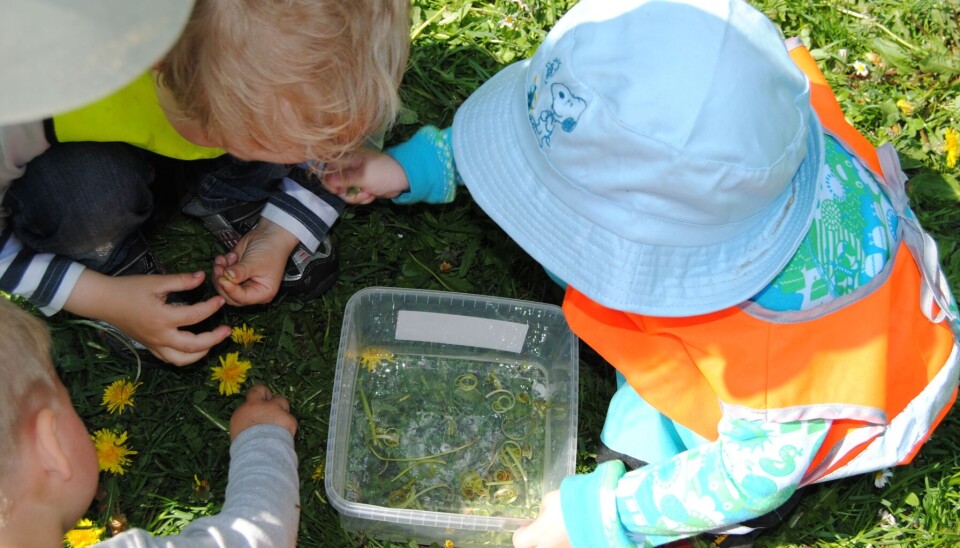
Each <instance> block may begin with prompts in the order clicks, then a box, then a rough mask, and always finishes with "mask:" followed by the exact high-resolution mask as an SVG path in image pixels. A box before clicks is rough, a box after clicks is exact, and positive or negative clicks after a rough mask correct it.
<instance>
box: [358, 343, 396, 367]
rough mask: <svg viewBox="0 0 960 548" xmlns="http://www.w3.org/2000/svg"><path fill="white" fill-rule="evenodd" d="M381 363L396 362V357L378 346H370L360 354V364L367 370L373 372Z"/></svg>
mask: <svg viewBox="0 0 960 548" xmlns="http://www.w3.org/2000/svg"><path fill="white" fill-rule="evenodd" d="M383 363H397V360H396V357H395V356H394V355H393V354H392V353H390V352H387V351H386V350H384V349H383V348H379V347H376V346H374V347H370V348H368V349H367V350H366V351H365V352H364V353H363V354H361V355H360V365H362V366H363V367H366V368H367V371H369V372H371V373H373V372H374V371H376V370H377V368H378V367H380V366H381V365H382V364H383Z"/></svg>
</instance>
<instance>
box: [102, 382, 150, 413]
mask: <svg viewBox="0 0 960 548" xmlns="http://www.w3.org/2000/svg"><path fill="white" fill-rule="evenodd" d="M141 384H143V383H141V382H130V381H129V380H128V379H118V380H115V381H113V382H112V383H110V386H108V387H106V388H105V389H104V390H103V402H102V403H101V405H105V406H107V411H109V412H110V413H113V412H116V413H117V414H118V415H119V414H122V413H123V410H124V409H126V408H127V407H133V394H134V392H136V391H137V387H139V386H140V385H141Z"/></svg>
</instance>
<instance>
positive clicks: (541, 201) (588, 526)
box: [325, 0, 960, 548]
mask: <svg viewBox="0 0 960 548" xmlns="http://www.w3.org/2000/svg"><path fill="white" fill-rule="evenodd" d="M386 152H387V153H386V154H383V155H368V156H363V157H360V158H357V159H355V160H352V161H348V162H344V163H342V164H340V165H339V166H335V167H340V168H342V170H331V171H330V172H329V173H328V174H327V175H326V176H325V183H326V184H327V185H328V186H329V188H330V189H331V190H333V191H336V192H338V193H340V194H341V195H342V196H344V197H345V198H346V199H355V200H356V201H358V202H367V201H370V200H372V199H374V198H376V197H395V201H397V202H399V203H407V202H412V201H430V202H443V201H449V200H450V199H452V198H453V196H454V193H455V190H456V186H457V183H458V181H460V180H461V178H462V182H463V183H465V184H466V186H467V188H468V189H469V191H470V194H471V196H472V197H473V198H474V199H475V200H476V201H477V203H478V204H479V205H480V206H481V207H482V208H483V209H484V211H485V212H486V213H487V214H489V215H490V217H491V218H492V219H493V220H494V221H496V222H497V224H498V225H499V226H500V227H502V228H503V229H504V231H505V232H507V234H509V235H510V236H511V237H512V238H513V239H514V240H516V241H517V243H518V244H519V245H520V246H521V247H522V248H523V249H524V250H526V251H527V252H528V253H530V255H531V256H532V257H533V258H534V259H536V260H537V261H539V262H540V263H541V264H542V265H543V266H544V267H545V268H546V269H547V270H548V272H550V273H551V274H552V275H555V276H556V277H557V278H558V279H559V280H562V281H563V282H565V283H566V293H565V297H564V303H563V309H564V315H565V317H566V319H567V321H568V323H569V324H570V326H571V328H572V329H573V331H574V333H576V334H577V335H578V336H579V337H580V338H581V339H582V340H583V341H584V342H586V343H587V344H589V345H590V346H591V347H593V348H594V349H595V350H597V352H598V353H599V354H600V355H601V356H602V357H603V358H605V359H606V360H607V361H608V362H609V363H610V364H612V365H613V366H614V367H615V368H616V369H617V372H618V379H619V380H620V381H621V385H620V388H619V390H618V391H617V392H616V394H615V396H614V398H613V400H612V401H611V403H610V406H609V410H608V413H607V418H606V422H605V424H604V428H603V431H602V433H601V440H602V441H603V442H604V443H605V444H606V446H607V447H606V448H605V450H604V451H603V454H606V455H607V456H615V457H620V458H615V459H611V460H605V462H602V463H601V464H600V465H599V466H598V467H597V469H596V470H595V471H594V472H592V473H590V474H584V475H574V476H570V477H568V478H565V479H564V480H563V482H562V483H561V486H560V489H559V490H557V491H552V492H550V493H548V494H547V495H545V497H544V500H543V503H542V505H541V508H540V510H541V511H540V516H539V517H538V518H537V519H536V520H534V521H533V522H532V523H531V524H529V525H527V526H525V527H523V528H521V529H519V530H518V531H517V532H516V533H515V534H514V537H513V541H514V545H515V546H517V547H519V548H532V547H542V548H546V547H554V546H557V547H559V546H569V545H573V546H575V547H592V546H634V545H642V546H649V545H661V544H666V543H669V542H673V541H676V540H678V539H682V538H685V537H690V536H693V535H696V534H699V533H720V532H724V533H732V534H730V535H727V536H724V537H723V540H719V539H718V541H717V544H718V545H720V546H728V545H738V546H747V545H750V544H751V543H752V541H753V537H754V536H755V535H756V534H758V531H759V529H756V528H757V527H758V526H760V527H762V526H768V525H770V524H771V523H776V522H777V519H776V518H777V517H782V513H783V512H786V511H788V510H789V507H790V505H792V504H794V503H795V501H796V498H797V497H796V493H797V490H798V489H799V488H801V487H803V486H805V485H808V484H812V483H816V482H822V481H830V480H835V479H839V478H844V477H848V476H851V475H855V474H863V473H870V472H874V471H877V470H882V469H884V468H886V467H891V466H894V465H900V464H906V463H908V462H910V460H911V459H912V458H913V456H914V455H915V454H916V452H917V451H918V450H919V449H920V447H921V446H922V444H923V443H924V441H925V440H926V439H927V438H928V437H929V436H930V435H931V433H932V432H933V430H934V429H935V428H936V427H937V425H938V424H939V422H940V420H941V419H942V418H943V416H944V415H945V414H946V413H947V412H948V411H949V410H950V408H951V406H952V404H953V401H954V399H955V397H956V394H957V379H958V374H960V358H958V356H960V347H958V345H957V342H956V341H957V337H958V330H960V324H958V321H957V308H956V303H955V302H954V300H953V297H952V294H951V292H950V289H949V287H947V284H946V279H945V277H944V275H943V273H942V272H941V270H940V266H939V264H938V259H937V251H936V244H935V243H934V241H933V240H932V238H930V236H929V235H927V234H926V233H925V232H924V231H923V229H922V228H921V227H920V225H919V223H918V222H917V219H916V217H915V216H914V215H913V213H912V212H911V211H910V209H909V204H908V200H907V198H906V195H905V193H904V188H903V185H904V181H905V176H904V174H903V173H902V171H901V170H900V167H899V164H898V162H897V159H896V152H895V151H894V150H893V148H892V147H891V146H889V145H885V146H884V147H881V148H880V149H874V148H873V146H871V145H870V143H869V142H867V141H866V139H865V138H864V137H863V136H862V135H860V134H859V133H857V132H856V130H855V129H854V128H852V127H851V126H850V125H849V124H848V123H847V122H846V121H845V119H844V116H843V113H842V112H841V111H840V108H839V105H838V104H837V102H836V99H835V98H834V97H833V95H832V93H831V91H830V89H829V87H828V86H827V85H826V82H825V79H824V78H823V75H822V74H821V73H820V72H819V69H818V68H817V66H816V63H815V62H814V60H813V58H812V56H810V54H809V52H807V51H806V49H805V48H804V47H803V45H802V44H801V43H799V41H796V40H791V41H789V42H788V43H787V45H786V47H785V44H784V42H783V41H782V37H781V36H780V34H779V31H778V30H777V29H776V27H774V26H773V24H772V23H771V22H770V21H769V20H768V19H767V18H766V17H765V16H764V15H763V14H762V13H760V12H759V11H757V10H756V9H754V8H753V7H751V6H750V5H749V4H748V3H746V2H743V1H740V0H731V1H726V2H715V1H710V0H660V1H650V0H624V1H621V2H607V1H604V0H581V2H579V3H578V4H577V5H576V6H574V7H573V8H571V10H570V11H569V12H568V13H567V14H566V15H565V16H564V17H563V18H561V20H560V21H559V22H558V23H557V25H556V26H555V27H554V28H553V29H552V30H551V31H550V33H549V34H548V35H547V38H546V39H545V41H544V43H543V44H541V46H540V47H539V49H538V50H537V53H536V54H535V55H534V57H533V58H532V59H530V60H527V61H523V62H519V63H515V64H513V65H511V66H509V67H506V68H504V69H503V70H502V71H501V72H499V73H498V74H497V75H496V76H494V77H493V78H492V79H491V80H490V81H488V82H486V83H485V84H483V85H482V86H481V87H480V88H479V89H478V90H477V91H476V92H475V93H473V94H472V95H471V96H470V97H469V98H468V99H467V101H466V102H465V103H464V105H462V106H461V107H460V108H459V110H458V111H457V114H456V116H455V118H454V122H453V127H452V128H451V129H448V130H438V129H437V128H433V127H427V128H424V129H421V130H420V132H418V133H417V134H416V135H415V136H414V137H413V138H412V139H411V140H410V141H407V142H405V143H402V144H400V145H397V146H396V147H393V148H391V149H388V150H387V151H386ZM351 188H353V189H355V190H354V191H352V192H349V190H350V189H351ZM625 463H630V464H631V468H632V467H635V469H633V470H628V467H627V466H625ZM784 506H786V508H784ZM771 517H772V518H773V519H767V518H771Z"/></svg>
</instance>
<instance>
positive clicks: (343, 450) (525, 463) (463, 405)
mask: <svg viewBox="0 0 960 548" xmlns="http://www.w3.org/2000/svg"><path fill="white" fill-rule="evenodd" d="M577 366H578V355H577V338H576V336H574V335H573V333H572V332H571V331H570V328H569V327H568V326H567V323H566V320H565V319H564V317H563V312H562V311H561V310H560V308H559V307H557V306H554V305H547V304H543V303H535V302H528V301H520V300H514V299H503V298H498V297H485V296H481V295H467V294H462V293H450V292H442V291H425V290H413V289H395V288H376V287H374V288H367V289H364V290H361V291H359V292H357V293H356V294H355V295H354V296H353V297H352V298H351V299H350V301H349V302H348V303H347V307H346V311H345V313H344V318H343V330H342V333H341V339H340V352H339V356H338V358H337V372H336V378H335V381H334V389H333V402H332V406H331V410H330V433H329V437H328V440H327V462H326V474H325V487H326V492H327V497H328V498H329V500H330V502H331V504H333V506H334V508H336V509H337V511H338V512H339V514H340V518H341V523H342V525H343V527H344V528H345V529H347V530H348V531H357V530H362V531H364V532H365V533H366V534H367V535H369V536H371V537H374V538H377V539H381V540H394V541H402V542H407V541H410V540H413V541H416V542H418V543H421V544H429V543H431V542H438V543H439V544H440V545H443V544H444V542H445V541H446V540H451V541H453V542H454V544H455V545H456V546H457V547H465V546H481V545H510V542H511V536H512V532H513V531H515V530H516V529H517V528H518V527H520V526H521V525H523V524H525V523H528V522H529V521H530V520H531V519H533V518H534V517H536V515H537V512H538V511H539V503H540V498H541V497H542V496H543V494H544V493H546V492H548V491H551V490H553V489H556V488H558V487H559V485H560V481H561V480H562V479H563V478H564V477H566V476H568V475H570V474H572V473H573V472H574V467H575V460H576V448H577V388H578V386H577V376H578V371H577Z"/></svg>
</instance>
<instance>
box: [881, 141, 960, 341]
mask: <svg viewBox="0 0 960 548" xmlns="http://www.w3.org/2000/svg"><path fill="white" fill-rule="evenodd" d="M877 156H878V157H879V159H880V168H881V169H882V170H883V177H884V180H885V181H884V182H885V183H886V186H887V188H888V189H889V191H890V198H891V200H892V201H893V207H894V208H895V209H896V211H897V216H898V217H899V219H900V223H901V225H902V226H903V242H904V243H905V244H907V248H909V249H910V253H911V254H913V257H914V259H915V260H916V262H917V265H918V266H919V267H920V272H921V274H922V276H923V284H922V287H921V289H920V309H921V310H922V311H923V315H924V316H926V317H927V318H928V319H929V320H930V321H931V322H933V323H940V322H941V321H943V320H944V318H949V319H950V320H951V321H952V322H955V321H956V320H957V316H956V314H955V313H954V312H953V308H952V307H953V297H952V296H951V293H950V287H949V285H948V284H947V278H946V276H944V274H943V269H941V268H940V260H939V254H938V252H937V242H936V241H934V239H933V238H932V237H931V236H930V235H929V234H927V233H926V232H925V231H924V230H923V228H922V227H921V226H920V223H919V222H917V219H916V217H914V216H913V214H912V213H910V212H909V211H908V210H907V204H908V199H907V193H906V182H907V175H906V174H905V173H904V172H903V170H902V169H901V168H900V158H899V157H898V156H897V151H896V149H895V148H893V145H892V144H890V143H886V144H884V145H882V146H881V147H879V148H878V149H877ZM933 303H936V304H937V307H938V308H939V309H940V310H939V311H938V312H937V313H936V314H934V311H933Z"/></svg>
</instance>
